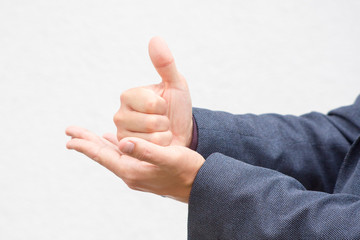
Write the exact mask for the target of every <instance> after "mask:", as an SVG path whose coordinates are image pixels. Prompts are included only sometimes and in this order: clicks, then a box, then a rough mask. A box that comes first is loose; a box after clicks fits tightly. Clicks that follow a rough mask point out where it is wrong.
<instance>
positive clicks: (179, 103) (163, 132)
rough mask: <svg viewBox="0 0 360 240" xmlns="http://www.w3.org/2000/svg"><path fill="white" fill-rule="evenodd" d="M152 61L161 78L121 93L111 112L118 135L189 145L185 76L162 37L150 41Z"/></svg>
mask: <svg viewBox="0 0 360 240" xmlns="http://www.w3.org/2000/svg"><path fill="white" fill-rule="evenodd" d="M149 55H150V58H151V61H152V63H153V65H154V67H155V69H156V71H157V72H158V73H159V75H160V77H161V79H162V81H161V83H159V84H153V85H149V86H146V87H138V88H133V89H130V90H127V91H125V92H124V93H122V95H121V97H120V99H121V106H120V109H119V111H118V112H117V113H116V114H115V116H114V122H115V125H116V127H117V138H118V140H121V139H122V138H124V137H139V138H142V139H145V140H148V141H150V142H153V143H156V144H158V145H162V146H167V145H177V146H187V147H188V146H189V145H190V142H191V137H192V127H193V122H192V105H191V97H190V92H189V89H188V85H187V83H186V80H185V78H184V77H183V76H182V75H181V74H180V73H179V72H178V71H177V69H176V66H175V60H174V57H173V56H172V54H171V52H170V50H169V48H168V47H167V45H166V43H165V42H164V40H162V39H161V38H159V37H154V38H153V39H151V41H150V43H149Z"/></svg>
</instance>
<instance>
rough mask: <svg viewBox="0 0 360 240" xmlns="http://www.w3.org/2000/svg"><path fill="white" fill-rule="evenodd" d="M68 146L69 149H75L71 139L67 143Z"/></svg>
mask: <svg viewBox="0 0 360 240" xmlns="http://www.w3.org/2000/svg"><path fill="white" fill-rule="evenodd" d="M66 148H67V149H69V150H71V149H73V146H72V144H71V140H70V141H68V142H67V143H66Z"/></svg>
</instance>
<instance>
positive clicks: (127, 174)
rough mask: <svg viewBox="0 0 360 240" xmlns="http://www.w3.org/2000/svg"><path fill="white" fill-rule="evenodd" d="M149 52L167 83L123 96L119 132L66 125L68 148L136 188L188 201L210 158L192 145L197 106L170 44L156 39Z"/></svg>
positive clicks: (129, 91)
mask: <svg viewBox="0 0 360 240" xmlns="http://www.w3.org/2000/svg"><path fill="white" fill-rule="evenodd" d="M149 55H150V58H151V60H152V62H153V65H154V67H155V69H156V70H157V72H158V73H159V75H160V77H161V78H162V82H161V83H159V84H154V85H150V86H147V87H140V88H133V89H130V90H128V91H125V92H124V93H123V94H122V95H121V107H120V109H119V111H118V112H117V113H116V114H115V116H114V122H115V124H116V126H117V135H116V136H115V135H113V134H105V135H104V136H103V137H99V136H97V135H95V134H94V133H92V132H90V131H88V130H86V129H84V128H81V127H76V126H71V127H68V128H67V129H66V134H67V135H68V136H70V137H71V140H69V141H68V143H67V144H66V147H67V148H68V149H74V150H76V151H78V152H81V153H83V154H85V155H86V156H88V157H89V158H91V159H93V160H95V161H96V162H98V163H99V164H101V165H103V166H104V167H106V168H107V169H109V170H110V171H112V172H113V173H114V174H116V175H117V176H118V177H120V178H121V179H122V180H123V181H124V182H125V183H126V184H127V185H128V186H129V187H130V188H131V189H134V190H139V191H145V192H151V193H155V194H158V195H162V196H168V197H170V198H173V199H176V200H178V201H182V202H185V203H187V202H188V201H189V196H190V191H191V187H192V184H193V182H194V179H195V177H196V174H197V172H198V171H199V169H200V168H201V166H202V165H203V163H204V162H205V159H204V158H203V157H202V156H201V155H200V154H198V153H197V152H195V151H192V150H190V149H189V148H188V146H189V145H190V142H191V138H192V127H193V125H192V124H193V122H192V106H191V98H190V93H189V90H188V86H187V83H186V80H185V78H184V77H183V76H182V75H181V74H179V73H178V72H177V70H176V66H175V62H174V58H173V56H172V54H171V52H170V50H169V49H168V47H167V45H166V43H165V42H164V41H163V40H162V39H160V38H158V37H155V38H153V39H152V40H151V41H150V43H149Z"/></svg>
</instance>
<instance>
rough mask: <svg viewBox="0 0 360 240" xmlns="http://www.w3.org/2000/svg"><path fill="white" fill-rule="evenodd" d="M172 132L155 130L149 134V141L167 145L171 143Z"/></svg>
mask: <svg viewBox="0 0 360 240" xmlns="http://www.w3.org/2000/svg"><path fill="white" fill-rule="evenodd" d="M171 140H172V133H171V132H170V131H166V132H157V133H154V134H152V135H151V137H150V142H152V143H154V144H157V145H160V146H167V145H169V144H170V143H171Z"/></svg>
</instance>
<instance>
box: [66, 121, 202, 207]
mask: <svg viewBox="0 0 360 240" xmlns="http://www.w3.org/2000/svg"><path fill="white" fill-rule="evenodd" d="M66 134H67V135H68V136H71V137H72V139H71V140H70V141H69V142H68V143H67V144H66V147H67V148H68V149H74V150H76V151H78V152H81V153H83V154H85V155H86V156H88V157H90V158H92V159H93V160H95V161H96V162H98V163H100V164H101V165H103V166H104V167H106V168H107V169H109V170H110V171H112V172H113V173H115V174H116V175H117V176H118V177H120V178H121V179H122V180H123V181H124V182H125V183H126V184H127V185H128V186H129V187H130V188H131V189H134V190H140V191H145V192H152V193H155V194H158V195H162V196H167V197H171V198H173V199H176V200H178V201H182V202H185V203H187V202H188V201H189V196H190V191H191V187H192V184H193V182H194V179H195V176H196V174H197V172H198V171H199V169H200V167H201V166H202V164H203V163H204V162H205V160H204V158H203V157H202V156H201V155H200V154H198V153H197V152H195V151H192V150H190V149H189V148H186V147H180V146H168V147H162V146H159V145H156V144H153V143H150V142H147V141H145V140H143V139H140V138H134V137H132V138H124V139H122V140H121V141H120V142H118V140H117V138H116V137H115V135H112V134H107V135H104V138H101V137H98V136H97V135H95V134H94V133H92V132H90V131H88V130H86V129H83V128H80V127H68V128H67V129H66ZM119 149H120V150H119Z"/></svg>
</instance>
